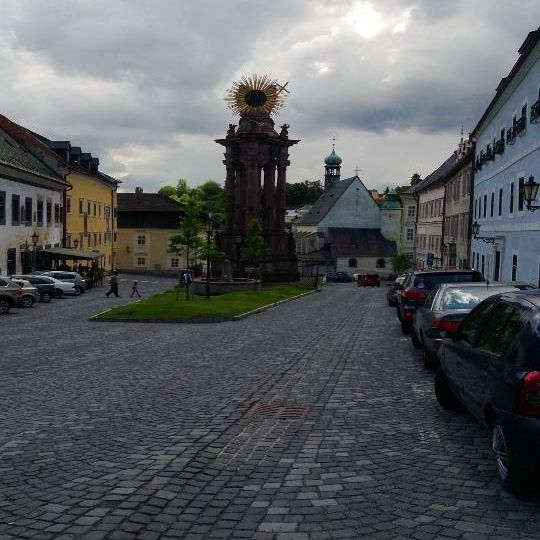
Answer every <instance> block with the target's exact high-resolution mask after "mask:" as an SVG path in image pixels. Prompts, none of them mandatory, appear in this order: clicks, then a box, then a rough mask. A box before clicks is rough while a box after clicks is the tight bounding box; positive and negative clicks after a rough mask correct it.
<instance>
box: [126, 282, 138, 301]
mask: <svg viewBox="0 0 540 540" xmlns="http://www.w3.org/2000/svg"><path fill="white" fill-rule="evenodd" d="M135 295H137V296H138V297H139V298H140V297H141V295H140V294H139V282H138V281H134V282H133V283H132V284H131V294H130V295H129V297H130V298H132V297H133V296H135Z"/></svg>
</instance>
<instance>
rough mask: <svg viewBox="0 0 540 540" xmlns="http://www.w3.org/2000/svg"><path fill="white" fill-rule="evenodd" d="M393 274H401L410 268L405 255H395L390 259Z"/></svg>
mask: <svg viewBox="0 0 540 540" xmlns="http://www.w3.org/2000/svg"><path fill="white" fill-rule="evenodd" d="M390 261H391V263H392V269H393V270H394V272H396V273H398V274H401V273H403V272H404V271H405V270H407V269H408V268H410V267H411V266H412V262H411V261H410V259H409V258H408V257H406V256H405V255H397V256H396V257H392V258H391V259H390Z"/></svg>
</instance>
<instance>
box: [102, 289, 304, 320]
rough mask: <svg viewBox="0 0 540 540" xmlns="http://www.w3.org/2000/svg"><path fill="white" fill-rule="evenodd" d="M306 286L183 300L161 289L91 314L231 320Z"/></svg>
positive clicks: (112, 317) (121, 317) (182, 294)
mask: <svg viewBox="0 0 540 540" xmlns="http://www.w3.org/2000/svg"><path fill="white" fill-rule="evenodd" d="M309 290H312V289H309V288H306V287H305V286H300V285H296V284H294V285H293V284H290V283H280V284H268V285H263V287H262V289H261V290H260V291H239V292H232V293H227V294H223V295H221V296H212V297H210V299H209V300H206V299H205V298H204V297H203V296H193V297H192V300H189V301H188V300H186V295H185V291H183V290H182V291H181V292H180V295H179V296H178V300H176V291H175V290H172V291H165V292H162V293H160V294H156V295H155V296H151V297H150V298H147V299H145V300H141V301H140V302H135V303H133V304H128V305H127V306H120V307H117V308H113V309H111V310H109V311H106V312H105V313H102V314H100V315H97V316H96V317H92V318H93V319H94V320H99V321H115V320H134V321H157V320H171V321H172V320H178V321H181V320H184V319H185V320H190V319H191V320H192V319H214V318H216V319H220V318H221V319H231V318H232V317H234V316H235V315H240V314H242V313H246V312H248V311H252V310H254V309H257V308H260V307H262V306H266V305H268V304H273V303H274V302H278V301H280V300H285V299H287V298H291V297H293V296H297V295H299V294H303V293H306V292H308V291H309Z"/></svg>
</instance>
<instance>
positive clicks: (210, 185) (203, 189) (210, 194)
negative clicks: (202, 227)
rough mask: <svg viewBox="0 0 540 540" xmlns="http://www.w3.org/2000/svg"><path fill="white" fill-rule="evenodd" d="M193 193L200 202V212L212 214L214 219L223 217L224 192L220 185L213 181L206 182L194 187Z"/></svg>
mask: <svg viewBox="0 0 540 540" xmlns="http://www.w3.org/2000/svg"><path fill="white" fill-rule="evenodd" d="M194 191H196V192H197V195H198V196H199V198H200V199H201V201H202V210H203V212H205V213H206V214H209V213H212V214H213V215H214V216H215V218H216V219H218V220H222V219H223V218H224V217H225V190H224V189H223V186H221V184H218V183H217V182H215V181H214V180H207V181H206V182H205V183H204V184H201V185H200V186H198V187H196V188H195V189H194Z"/></svg>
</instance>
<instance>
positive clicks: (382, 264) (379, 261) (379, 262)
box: [375, 259, 386, 268]
mask: <svg viewBox="0 0 540 540" xmlns="http://www.w3.org/2000/svg"><path fill="white" fill-rule="evenodd" d="M375 266H376V267H377V268H386V261H385V260H384V259H377V262H376V263H375Z"/></svg>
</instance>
